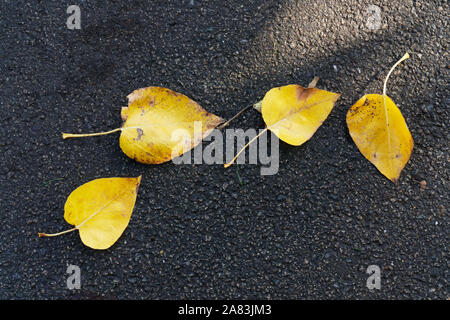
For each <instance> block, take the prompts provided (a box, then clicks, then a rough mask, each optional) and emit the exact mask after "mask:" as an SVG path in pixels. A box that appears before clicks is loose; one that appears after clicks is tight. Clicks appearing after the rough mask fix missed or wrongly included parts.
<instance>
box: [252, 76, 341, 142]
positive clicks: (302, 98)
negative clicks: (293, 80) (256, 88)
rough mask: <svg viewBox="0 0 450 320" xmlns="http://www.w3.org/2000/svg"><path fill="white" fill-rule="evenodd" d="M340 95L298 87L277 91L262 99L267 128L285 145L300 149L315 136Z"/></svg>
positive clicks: (283, 88)
mask: <svg viewBox="0 0 450 320" xmlns="http://www.w3.org/2000/svg"><path fill="white" fill-rule="evenodd" d="M339 96H340V94H337V93H333V92H329V91H325V90H320V89H317V88H303V87H302V86H300V85H295V84H293V85H287V86H283V87H279V88H273V89H271V90H270V91H269V92H267V93H266V95H265V97H264V99H263V100H262V105H261V113H262V116H263V119H264V122H265V123H266V125H267V129H269V130H270V131H272V132H274V133H275V134H276V135H277V136H278V138H280V139H281V140H283V141H284V142H286V143H289V144H291V145H294V146H299V145H302V144H303V143H305V142H306V141H308V140H309V139H310V138H311V137H312V136H313V135H314V133H315V132H316V130H317V129H318V128H319V127H320V126H321V125H322V123H323V122H324V121H325V119H326V118H327V117H328V115H329V114H330V112H331V110H332V109H333V106H334V104H335V102H336V101H337V99H338V98H339Z"/></svg>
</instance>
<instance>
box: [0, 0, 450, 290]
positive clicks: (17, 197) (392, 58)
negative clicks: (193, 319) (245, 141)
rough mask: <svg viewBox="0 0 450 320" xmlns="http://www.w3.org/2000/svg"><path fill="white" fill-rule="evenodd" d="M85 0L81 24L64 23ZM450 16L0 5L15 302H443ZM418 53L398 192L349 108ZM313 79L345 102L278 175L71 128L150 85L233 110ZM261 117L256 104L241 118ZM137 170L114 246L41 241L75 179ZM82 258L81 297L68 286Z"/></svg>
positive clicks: (239, 123) (361, 5)
mask: <svg viewBox="0 0 450 320" xmlns="http://www.w3.org/2000/svg"><path fill="white" fill-rule="evenodd" d="M192 3H193V4H192ZM73 4H75V5H79V6H80V8H81V16H82V21H81V30H69V29H67V27H66V19H67V18H68V16H69V15H68V14H67V13H66V9H67V7H68V6H69V5H73ZM372 4H373V5H377V6H379V7H380V9H381V17H382V24H381V26H380V29H378V30H375V31H371V30H369V29H368V27H367V26H366V22H367V20H368V15H367V13H366V10H367V8H368V7H369V5H372ZM448 13H449V5H448V2H447V1H437V0H434V1H431V0H430V1H425V0H421V1H420V0H417V1H413V0H395V1H375V0H373V1H372V0H368V1H365V0H364V1H357V0H345V1H340V0H329V1H324V0H318V1H287V0H286V1H268V0H266V1H256V0H249V1H237V0H230V1H200V0H194V1H193V2H191V1H190V0H176V1H174V0H170V1H162V0H157V1H81V0H74V1H21V0H18V1H12V0H8V1H2V2H1V4H0V27H1V30H2V31H1V33H0V43H1V47H0V48H1V49H0V73H1V77H0V94H1V99H0V103H1V111H2V114H3V116H2V117H1V120H0V121H1V125H0V135H1V139H0V150H1V157H0V179H1V181H0V199H1V203H0V214H1V227H0V241H1V242H0V243H1V245H0V298H2V299H23V298H25V299H58V298H70V299H72V298H74V299H76V298H100V297H107V298H113V299H115V298H118V299H207V298H209V299H219V298H221V299H249V298H258V299H266V298H267V299H328V298H333V299H447V298H448V297H449V294H448V289H449V259H448V256H449V249H448V240H449V232H448V230H449V213H448V210H449V207H450V203H449V202H450V201H449V160H450V158H449V153H448V152H449V137H450V135H449V131H448V129H447V128H448V125H449V102H450V95H449V92H450V90H449V87H448V82H449V81H448V80H449V67H450V66H449V60H448V44H449V41H448V39H449V32H448V31H449V24H448V21H449V19H448ZM405 52H409V53H410V54H411V58H410V59H409V60H407V61H405V62H403V63H402V64H401V65H400V66H399V67H398V68H397V69H396V71H395V72H394V73H393V74H392V76H391V78H390V81H389V84H388V95H389V96H390V97H392V99H393V100H394V101H395V102H396V103H397V106H398V107H399V108H400V110H401V111H402V113H403V115H404V117H405V119H406V122H407V124H408V126H409V128H410V131H411V134H412V136H413V138H414V141H415V147H414V150H413V153H412V156H411V159H410V161H409V163H408V164H407V166H406V167H405V169H404V170H403V173H402V175H401V177H400V181H399V183H398V184H397V185H394V184H393V183H391V182H390V181H389V180H387V179H386V178H385V177H384V176H382V175H381V174H380V173H379V172H378V171H377V169H376V168H375V167H374V166H373V165H372V164H371V163H369V162H368V161H367V160H366V159H365V158H364V157H363V156H362V155H361V154H360V153H359V151H358V149H357V147H356V146H355V144H354V143H353V141H352V140H351V138H350V136H349V134H348V130H347V127H346V123H345V115H346V112H347V110H348V108H349V107H350V106H351V105H352V104H353V103H354V102H356V101H357V100H358V99H359V98H360V97H361V96H362V95H364V94H365V93H382V87H383V81H384V78H385V76H386V74H387V72H388V70H389V69H390V67H391V66H392V65H393V64H394V63H395V62H396V61H397V60H398V59H399V58H400V57H402V55H403V54H404V53H405ZM315 75H317V76H319V77H320V81H319V83H318V87H319V88H321V89H326V90H330V91H334V92H339V93H341V94H342V96H341V98H340V99H339V100H338V102H337V104H336V106H335V108H334V110H333V111H332V113H331V114H330V116H329V117H328V119H327V121H326V122H325V123H324V124H323V125H322V126H321V127H320V128H319V130H318V131H317V133H316V134H315V135H314V137H313V138H312V139H311V140H310V141H308V142H307V143H305V144H304V145H302V146H300V147H293V146H289V145H287V144H285V143H282V142H281V143H280V169H279V172H278V173H277V174H276V175H274V176H261V175H260V166H259V165H239V166H232V167H230V168H228V169H224V168H223V167H222V166H221V165H206V164H203V165H175V164H173V163H171V162H169V163H165V164H162V165H154V166H146V165H142V164H139V163H136V162H135V161H133V160H132V159H129V158H127V157H126V156H125V155H124V154H123V153H122V152H121V150H120V148H119V143H118V136H119V135H118V134H112V135H109V136H104V137H96V138H86V139H73V140H68V141H64V140H62V138H61V132H74V133H76V132H96V131H104V130H109V129H113V128H117V127H119V126H120V125H121V120H120V108H121V107H122V106H124V105H126V103H127V99H126V96H127V95H128V94H129V93H130V92H132V91H133V90H135V89H138V88H141V87H146V86H151V85H153V86H163V87H167V88H170V89H172V90H175V91H177V92H181V93H183V94H185V95H187V96H189V97H190V98H192V99H193V100H195V101H197V102H198V103H199V104H200V105H202V106H203V107H204V108H205V109H206V110H208V111H209V112H212V113H214V114H216V115H218V116H221V117H223V118H225V119H227V118H230V117H231V116H233V115H234V114H235V113H237V112H238V111H239V110H240V109H242V108H243V107H245V106H247V105H249V104H252V103H254V102H257V101H258V100H260V99H261V98H262V97H263V96H264V94H265V92H266V91H268V90H269V89H270V88H272V87H275V86H280V85H285V84H291V83H298V84H302V85H304V86H306V85H307V84H308V83H309V81H311V79H312V78H313V76H315ZM263 127H264V123H263V121H262V118H261V115H260V114H258V113H257V112H256V111H254V110H250V111H248V112H246V113H245V114H244V115H243V116H242V117H240V118H239V119H237V120H235V121H233V122H232V123H231V125H230V127H229V128H243V129H248V128H263ZM205 145H206V144H205ZM141 174H142V176H143V177H142V183H141V187H140V190H139V194H138V199H137V202H136V206H135V209H134V212H133V215H132V218H131V221H130V224H129V226H128V228H127V229H126V230H125V232H124V234H123V235H122V237H121V238H120V239H119V240H118V241H117V243H116V244H115V245H114V246H113V247H111V248H110V249H109V250H106V251H96V250H92V249H90V248H88V247H86V246H84V245H83V244H82V242H81V240H80V239H79V236H78V234H77V233H71V234H67V235H64V236H61V237H58V238H46V239H42V238H38V237H37V233H38V232H58V231H62V230H65V229H68V228H69V227H70V226H69V225H68V224H67V223H66V222H65V221H64V218H63V214H64V203H65V201H66V198H67V197H68V195H69V194H70V192H71V191H72V190H74V189H75V188H76V187H78V186H79V185H81V184H83V183H85V182H88V181H90V180H93V179H96V178H101V177H113V176H132V177H136V176H138V175H141ZM421 181H426V188H425V189H423V188H421ZM422 185H423V183H422ZM71 264H74V265H78V266H79V267H80V269H81V287H82V288H81V290H76V291H71V290H68V289H67V288H66V279H67V277H68V274H66V269H67V266H68V265H71ZM369 265H378V266H380V268H381V271H382V274H381V289H380V290H374V291H370V290H368V289H367V287H366V279H367V277H368V275H367V274H366V273H365V272H366V269H367V267H368V266H369Z"/></svg>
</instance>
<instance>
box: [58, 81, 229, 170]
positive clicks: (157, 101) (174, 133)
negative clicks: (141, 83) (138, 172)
mask: <svg viewBox="0 0 450 320" xmlns="http://www.w3.org/2000/svg"><path fill="white" fill-rule="evenodd" d="M121 116H122V119H123V120H124V121H125V122H124V124H123V126H122V127H121V128H118V129H114V130H111V131H107V132H101V133H91V134H68V133H64V134H63V138H64V139H67V138H74V137H86V136H97V135H104V134H109V133H112V132H116V131H121V135H120V148H121V149H122V151H123V152H124V153H125V154H126V155H127V156H128V157H130V158H132V159H135V160H136V161H138V162H141V163H145V164H158V163H163V162H166V161H169V160H171V159H173V158H175V157H178V156H180V155H182V154H183V153H184V152H187V151H189V150H190V149H192V148H194V147H195V146H196V145H198V144H199V143H200V142H201V141H202V139H204V138H205V137H206V136H208V135H209V134H210V133H211V131H212V130H213V129H214V128H215V127H216V126H218V125H219V124H220V123H222V122H223V119H222V118H220V117H218V116H216V115H214V114H212V113H208V112H207V111H205V110H204V109H203V108H202V107H201V106H200V105H199V104H198V103H196V102H195V101H193V100H191V99H189V98H188V97H187V96H185V95H183V94H180V93H177V92H174V91H172V90H169V89H166V88H160V87H148V88H143V89H138V90H135V91H133V92H132V93H131V94H130V95H128V107H124V108H122V112H121Z"/></svg>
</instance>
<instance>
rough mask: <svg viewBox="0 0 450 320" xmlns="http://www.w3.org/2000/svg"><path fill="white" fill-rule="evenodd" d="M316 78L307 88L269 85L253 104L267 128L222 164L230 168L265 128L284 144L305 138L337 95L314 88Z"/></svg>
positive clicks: (332, 105)
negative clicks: (262, 96)
mask: <svg viewBox="0 0 450 320" xmlns="http://www.w3.org/2000/svg"><path fill="white" fill-rule="evenodd" d="M318 80H319V78H318V77H315V78H314V79H313V81H312V82H311V83H310V85H309V86H308V88H303V87H302V86H300V85H297V84H291V85H287V86H283V87H278V88H272V89H271V90H269V91H268V92H267V93H266V95H265V96H264V99H263V100H262V101H261V102H258V103H256V104H255V105H253V107H254V108H255V109H256V110H258V111H260V112H261V113H262V116H263V120H264V122H265V123H266V125H267V127H266V129H265V130H263V131H261V132H260V133H259V134H258V135H257V136H256V137H255V138H253V139H252V140H250V141H249V143H247V145H245V146H244V148H242V149H241V150H240V151H239V152H238V153H237V154H236V156H235V157H234V158H233V160H231V161H230V162H228V163H226V164H225V165H224V167H225V168H226V167H229V166H230V165H232V164H233V162H234V161H235V160H236V159H237V157H238V156H239V155H240V154H241V152H242V151H244V150H245V148H247V147H248V146H249V145H250V144H251V143H253V142H254V141H255V140H256V139H257V138H258V137H259V136H260V135H262V134H263V133H264V132H266V131H267V130H270V131H272V132H273V133H274V134H275V135H277V137H278V138H280V139H281V140H283V141H284V142H286V143H289V144H291V145H294V146H299V145H301V144H303V143H305V142H306V141H308V140H309V139H310V138H311V137H312V136H313V135H314V133H315V132H316V131H317V129H318V128H319V127H320V126H321V125H322V123H323V122H324V121H325V120H326V118H327V117H328V115H329V114H330V112H331V110H332V109H333V107H334V104H335V103H336V101H337V99H339V97H340V94H338V93H334V92H329V91H325V90H320V89H317V88H315V87H314V86H315V85H316V83H317V81H318Z"/></svg>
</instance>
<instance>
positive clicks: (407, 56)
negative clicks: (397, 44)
mask: <svg viewBox="0 0 450 320" xmlns="http://www.w3.org/2000/svg"><path fill="white" fill-rule="evenodd" d="M406 59H409V53H408V52H407V53H405V55H404V56H403V57H402V58H401V59H400V60H398V61H397V62H396V63H395V64H394V65H393V66H392V68H391V70H389V73H388V75H387V77H386V79H385V80H384V85H383V95H384V96H385V95H386V84H387V81H388V79H389V76H390V75H391V73H392V71H394V69H395V68H396V67H397V66H398V65H399V64H400V63H401V62H402V61H404V60H406Z"/></svg>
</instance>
